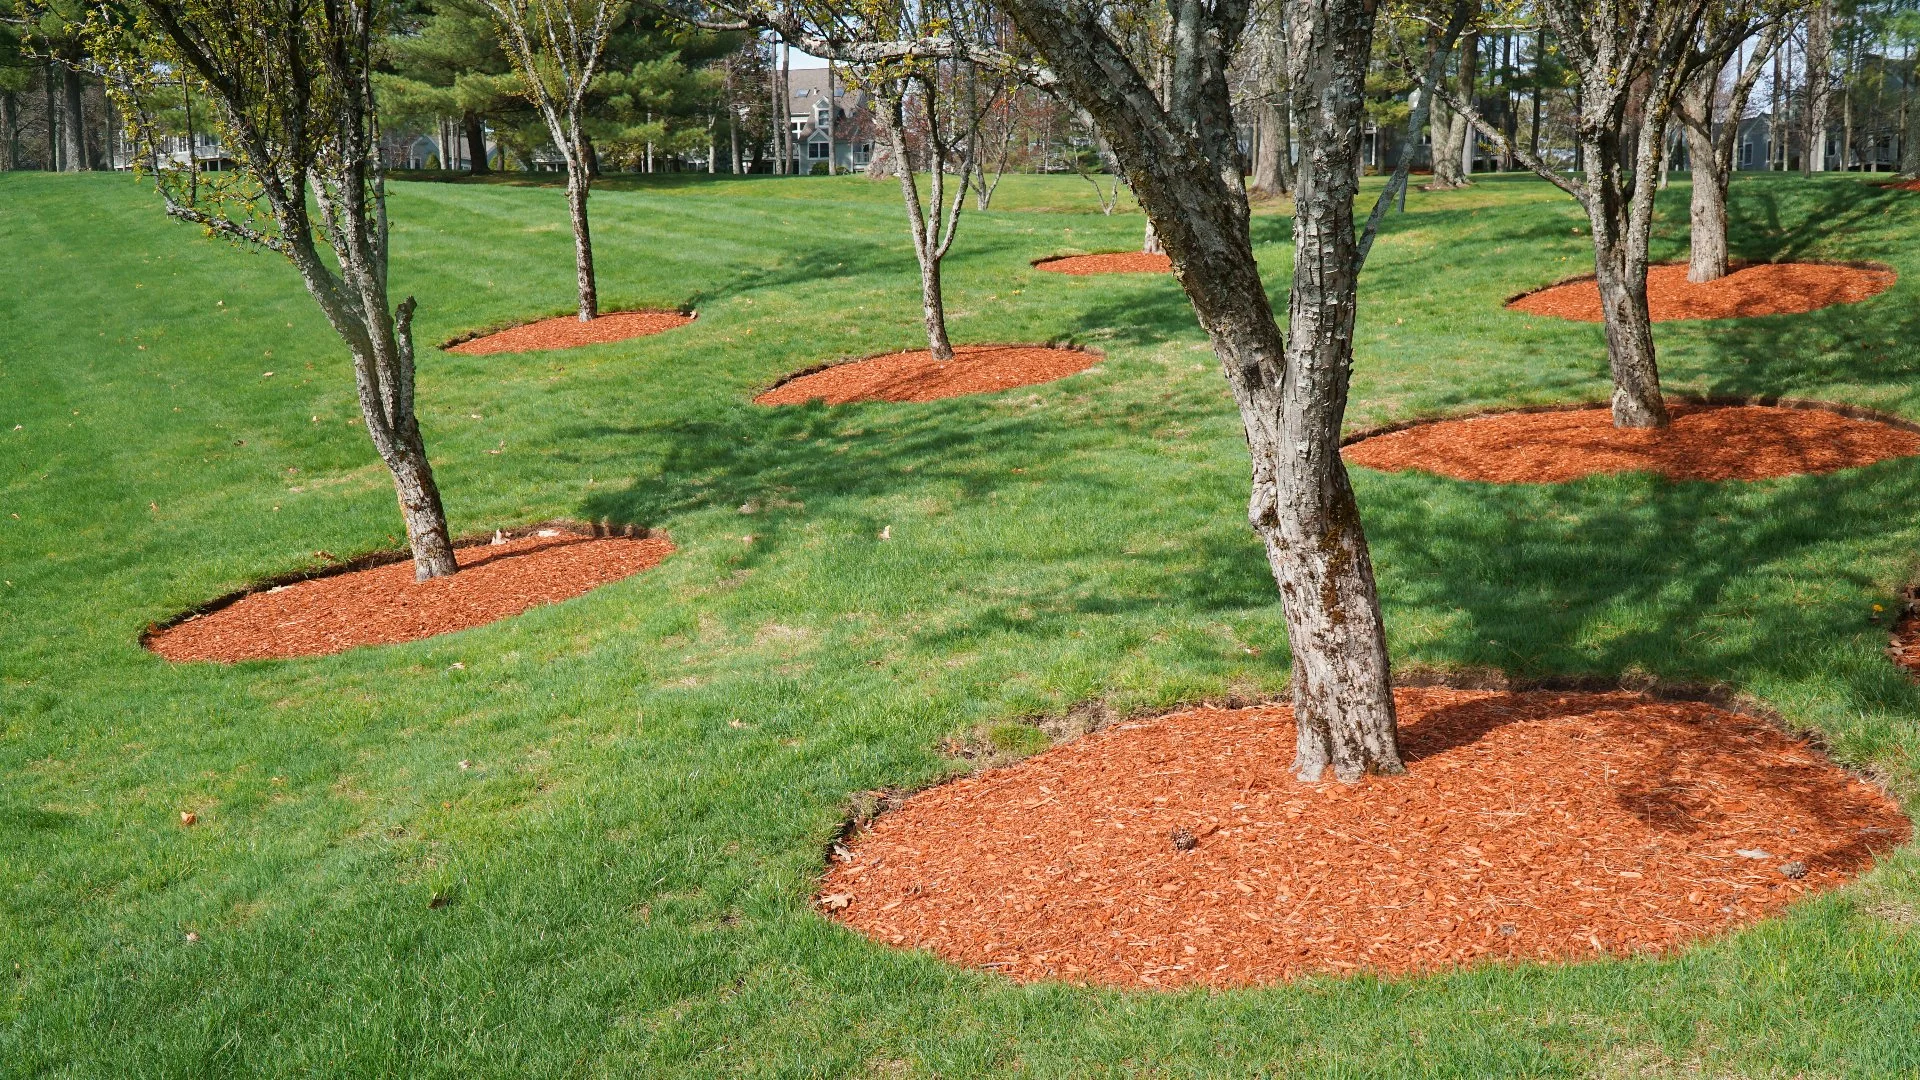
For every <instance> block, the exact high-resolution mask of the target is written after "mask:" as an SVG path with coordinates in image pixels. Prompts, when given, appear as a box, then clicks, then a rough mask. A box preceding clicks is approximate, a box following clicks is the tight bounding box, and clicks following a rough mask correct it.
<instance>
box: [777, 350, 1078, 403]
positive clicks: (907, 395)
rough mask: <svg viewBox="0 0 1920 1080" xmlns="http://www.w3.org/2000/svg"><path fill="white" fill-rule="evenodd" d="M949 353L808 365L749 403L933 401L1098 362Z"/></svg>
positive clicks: (1049, 354)
mask: <svg viewBox="0 0 1920 1080" xmlns="http://www.w3.org/2000/svg"><path fill="white" fill-rule="evenodd" d="M953 353H954V356H953V359H952V360H935V359H934V358H933V354H932V353H930V352H928V351H927V350H925V349H915V350H912V351H910V352H897V353H888V354H886V355H885V356H870V357H867V358H866V359H864V360H849V361H847V362H845V363H839V364H831V365H828V366H826V367H821V368H814V369H812V370H809V371H803V372H800V373H799V374H797V375H792V376H789V377H787V378H785V379H782V380H781V381H779V382H778V383H775V384H774V386H773V389H771V390H768V391H766V392H765V393H763V394H761V395H759V396H758V397H756V398H754V399H753V401H754V404H756V405H800V404H803V403H805V402H809V401H814V400H819V401H823V402H825V403H826V404H828V405H845V404H847V403H848V402H852V401H933V400H936V399H938V398H950V397H959V396H960V395H962V394H990V393H993V392H994V391H996V390H1011V389H1012V388H1014V387H1016V386H1032V385H1035V384H1036V383H1045V382H1052V381H1053V380H1055V379H1064V378H1066V377H1067V376H1068V375H1073V374H1076V373H1078V372H1082V371H1085V370H1087V369H1088V368H1090V367H1092V366H1093V365H1095V364H1097V363H1099V362H1100V354H1099V353H1097V352H1093V351H1091V350H1088V349H1081V348H1076V347H1074V346H1071V345H961V346H957V347H956V348H955V349H954V350H953Z"/></svg>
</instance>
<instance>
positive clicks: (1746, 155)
mask: <svg viewBox="0 0 1920 1080" xmlns="http://www.w3.org/2000/svg"><path fill="white" fill-rule="evenodd" d="M1752 164H1753V143H1752V142H1743V143H1741V144H1740V167H1741V168H1743V169H1745V168H1748V167H1750V166H1752Z"/></svg>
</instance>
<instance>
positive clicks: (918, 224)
mask: <svg viewBox="0 0 1920 1080" xmlns="http://www.w3.org/2000/svg"><path fill="white" fill-rule="evenodd" d="M904 93H905V90H904V89H900V90H899V91H898V92H897V93H896V92H894V91H889V92H887V93H886V94H876V95H875V98H876V100H875V101H874V110H873V116H874V120H875V121H876V122H877V124H878V126H879V128H880V131H881V133H882V134H883V135H885V136H886V139H887V144H888V146H889V147H890V148H891V150H892V155H891V156H892V158H893V173H894V176H895V177H896V178H897V179H898V180H899V181H900V197H901V199H902V200H903V201H905V202H906V204H907V231H908V233H910V234H911V237H912V239H913V256H914V258H915V259H916V260H917V261H918V262H919V264H920V311H921V315H922V317H923V319H924V321H925V323H926V329H927V352H928V354H929V355H931V356H932V357H933V358H934V359H935V360H941V361H946V360H951V359H953V342H952V341H951V340H949V339H948V337H947V306H946V300H945V298H944V297H943V296H942V295H941V287H940V258H941V255H942V252H941V250H940V243H939V236H938V232H939V228H940V213H941V198H940V193H941V185H942V184H943V183H944V182H945V178H946V163H945V162H943V161H940V160H939V159H938V158H937V157H936V158H935V160H933V161H932V162H930V163H929V169H928V171H929V172H930V173H931V174H932V175H931V176H930V177H929V178H928V182H929V183H930V184H932V186H933V200H932V202H933V218H932V220H928V218H927V215H926V213H925V212H924V211H923V210H922V209H921V206H920V185H919V183H918V182H917V181H916V180H915V179H914V175H913V163H912V162H911V161H910V160H909V159H908V157H907V143H906V126H907V124H906V115H905V111H904V109H905V106H904V104H903V101H902V98H901V96H900V95H901V94H904ZM928 107H929V109H931V108H932V107H933V106H932V104H931V102H929V103H928ZM928 142H929V143H933V140H931V139H929V140H928ZM960 180H961V183H962V185H963V190H962V191H961V193H960V194H961V197H962V198H964V197H965V194H966V192H965V190H964V185H965V183H966V176H965V175H962V176H961V178H960Z"/></svg>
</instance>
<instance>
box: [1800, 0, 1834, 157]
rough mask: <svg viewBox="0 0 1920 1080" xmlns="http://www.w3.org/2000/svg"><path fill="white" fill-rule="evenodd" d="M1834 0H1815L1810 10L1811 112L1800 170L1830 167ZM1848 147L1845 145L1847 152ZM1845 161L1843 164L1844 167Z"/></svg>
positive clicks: (1809, 86) (1808, 116)
mask: <svg viewBox="0 0 1920 1080" xmlns="http://www.w3.org/2000/svg"><path fill="white" fill-rule="evenodd" d="M1832 64H1833V0H1813V4H1812V6H1811V7H1810V8H1809V9H1808V11H1807V57H1806V65H1807V111H1806V118H1805V120H1806V126H1805V128H1804V129H1803V130H1802V132H1801V134H1802V135H1803V136H1804V137H1805V139H1806V142H1805V143H1804V149H1802V150H1801V152H1800V170H1801V171H1802V172H1805V173H1808V174H1812V173H1817V172H1825V171H1826V170H1827V108H1828V105H1829V104H1830V103H1831V102H1832V100H1833V79H1832V75H1833V67H1832ZM1844 153H1845V149H1844V148H1842V154H1843V155H1844ZM1844 164H1845V163H1844V162H1842V165H1843V167H1844Z"/></svg>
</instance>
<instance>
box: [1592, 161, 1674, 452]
mask: <svg viewBox="0 0 1920 1080" xmlns="http://www.w3.org/2000/svg"><path fill="white" fill-rule="evenodd" d="M1587 154H1588V155H1589V156H1592V157H1593V158H1594V160H1595V167H1594V175H1595V176H1596V177H1599V178H1600V179H1601V182H1600V183H1597V184H1594V185H1593V188H1594V189H1595V190H1594V194H1593V196H1592V198H1591V200H1590V201H1589V203H1588V205H1587V221H1588V224H1589V225H1590V226H1591V227H1592V230H1593V269H1594V279H1595V283H1596V284H1597V285H1598V286H1599V288H1600V304H1601V307H1602V310H1603V313H1604V315H1605V317H1606V322H1605V327H1606V336H1607V365H1608V367H1609V368H1610V369H1611V370H1612V373H1613V424H1614V426H1615V427H1622V428H1656V427H1666V426H1667V424H1668V423H1669V422H1670V420H1669V418H1668V416H1667V406H1666V402H1665V401H1664V400H1663V399H1662V398H1661V396H1660V369H1659V366H1658V365H1657V364H1656V363H1655V360H1654V349H1653V315H1652V313H1651V312H1650V311H1649V310H1648V308H1647V253H1646V251H1645V250H1644V249H1642V250H1635V248H1636V245H1635V244H1634V243H1632V242H1631V240H1630V239H1629V236H1628V233H1629V232H1630V231H1631V229H1630V226H1629V224H1628V220H1627V218H1628V209H1627V207H1626V205H1625V200H1624V199H1623V198H1622V197H1621V194H1620V192H1619V190H1618V189H1617V188H1616V187H1614V185H1613V184H1611V183H1610V182H1607V181H1608V178H1609V177H1610V176H1612V175H1614V170H1613V169H1611V168H1609V163H1608V159H1607V158H1606V157H1605V156H1604V155H1605V154H1606V149H1605V148H1604V147H1603V146H1601V145H1600V144H1598V143H1595V144H1592V145H1589V146H1588V147H1587Z"/></svg>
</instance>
